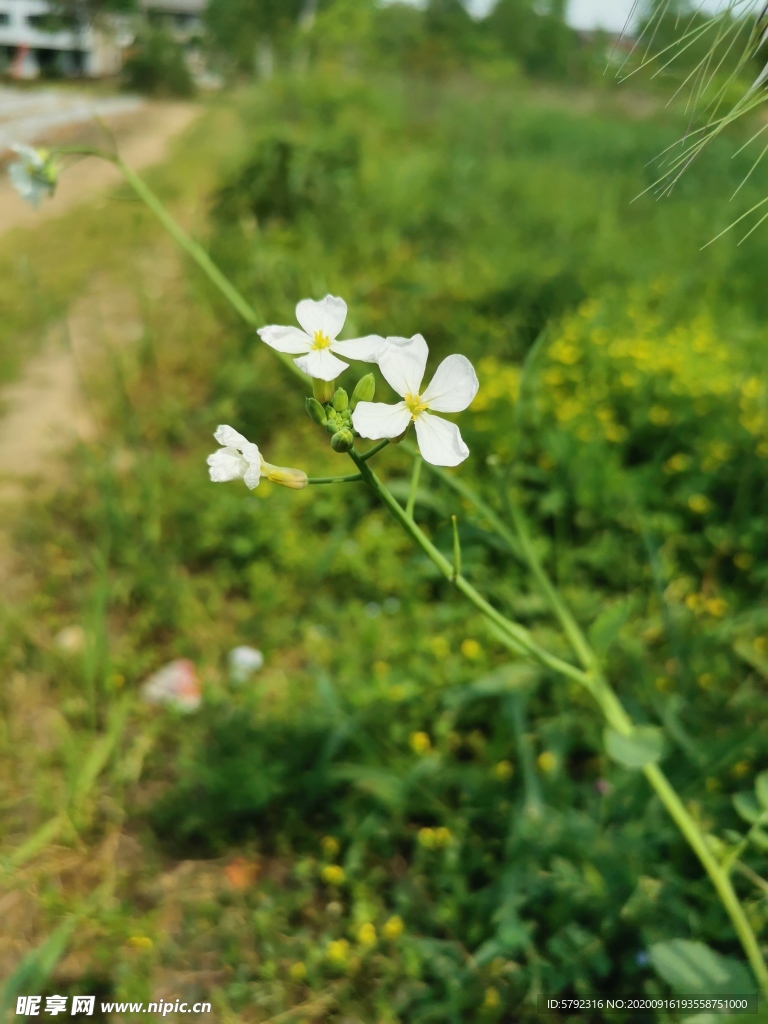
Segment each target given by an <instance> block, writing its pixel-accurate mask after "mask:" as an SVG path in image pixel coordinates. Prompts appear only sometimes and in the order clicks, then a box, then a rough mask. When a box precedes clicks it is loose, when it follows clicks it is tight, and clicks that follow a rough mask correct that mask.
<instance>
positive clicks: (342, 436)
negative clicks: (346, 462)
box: [331, 427, 355, 452]
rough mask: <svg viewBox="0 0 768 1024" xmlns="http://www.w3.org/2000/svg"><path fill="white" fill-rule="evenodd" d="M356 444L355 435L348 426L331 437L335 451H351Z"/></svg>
mask: <svg viewBox="0 0 768 1024" xmlns="http://www.w3.org/2000/svg"><path fill="white" fill-rule="evenodd" d="M354 444H355V435H354V434H353V433H352V431H351V430H349V429H348V428H347V427H344V428H342V429H341V430H338V431H337V432H336V433H335V434H334V435H333V437H332V438H331V448H333V450H334V451H335V452H349V451H351V450H352V448H353V446H354Z"/></svg>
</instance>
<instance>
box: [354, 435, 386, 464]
mask: <svg viewBox="0 0 768 1024" xmlns="http://www.w3.org/2000/svg"><path fill="white" fill-rule="evenodd" d="M388 444H389V438H386V439H385V440H384V441H379V443H378V444H375V445H374V446H373V448H369V449H368V451H367V452H363V453H362V454H361V453H360V452H357V453H356V454H357V455H358V456H359V458H360V459H362V461H363V462H367V461H368V459H372V458H373V456H374V455H378V453H379V452H380V451H381V450H382V448H386V447H387V445H388Z"/></svg>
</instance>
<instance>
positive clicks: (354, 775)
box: [332, 764, 405, 811]
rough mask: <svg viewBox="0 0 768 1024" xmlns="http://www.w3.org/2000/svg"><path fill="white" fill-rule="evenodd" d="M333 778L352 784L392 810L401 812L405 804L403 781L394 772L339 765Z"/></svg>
mask: <svg viewBox="0 0 768 1024" xmlns="http://www.w3.org/2000/svg"><path fill="white" fill-rule="evenodd" d="M332 776H333V778H335V779H340V780H343V781H345V782H351V783H352V785H353V786H355V787H356V788H357V789H359V790H360V791H361V792H363V793H368V794H369V795H370V796H372V797H375V798H376V799H377V800H379V801H381V803H383V804H385V806H387V807H389V808H390V809H391V810H394V811H399V810H400V809H401V808H402V807H403V805H404V803H405V787H404V785H403V780H402V778H401V777H400V776H399V775H396V774H395V773H394V772H388V771H385V770H384V769H381V768H369V767H367V766H365V765H356V764H339V765H336V767H335V768H334V769H333V771H332Z"/></svg>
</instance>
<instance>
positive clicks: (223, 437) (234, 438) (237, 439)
mask: <svg viewBox="0 0 768 1024" xmlns="http://www.w3.org/2000/svg"><path fill="white" fill-rule="evenodd" d="M213 436H214V437H215V438H216V440H217V441H218V442H219V444H220V445H222V446H223V447H224V448H239V449H240V450H241V451H242V450H243V449H245V448H247V447H248V446H249V445H250V444H251V442H250V441H249V440H248V438H246V437H243V435H242V434H238V432H237V431H236V430H235V429H234V428H233V427H229V426H227V425H226V424H222V425H221V426H219V427H217V428H216V432H215V434H214V435H213ZM254 447H255V445H254ZM257 450H258V449H257Z"/></svg>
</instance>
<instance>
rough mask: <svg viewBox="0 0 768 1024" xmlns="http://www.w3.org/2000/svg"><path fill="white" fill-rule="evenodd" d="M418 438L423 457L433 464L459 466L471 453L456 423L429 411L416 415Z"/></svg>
mask: <svg viewBox="0 0 768 1024" xmlns="http://www.w3.org/2000/svg"><path fill="white" fill-rule="evenodd" d="M358 408H359V406H358ZM416 439H417V441H418V442H419V451H420V452H421V456H422V458H423V459H425V460H426V461H427V462H429V463H430V464H431V465H433V466H458V464H459V463H460V462H463V461H464V459H466V457H467V456H468V455H469V448H467V446H466V445H465V444H464V442H463V441H462V439H461V434H460V433H459V428H458V427H457V426H456V424H455V423H449V422H448V420H444V419H442V418H441V417H440V416H430V415H429V413H428V412H423V413H421V415H420V416H417V417H416Z"/></svg>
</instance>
